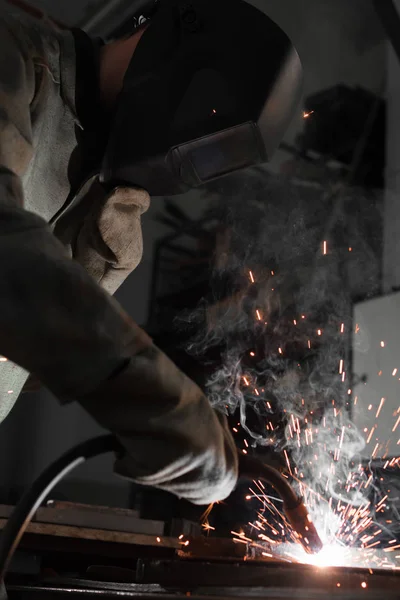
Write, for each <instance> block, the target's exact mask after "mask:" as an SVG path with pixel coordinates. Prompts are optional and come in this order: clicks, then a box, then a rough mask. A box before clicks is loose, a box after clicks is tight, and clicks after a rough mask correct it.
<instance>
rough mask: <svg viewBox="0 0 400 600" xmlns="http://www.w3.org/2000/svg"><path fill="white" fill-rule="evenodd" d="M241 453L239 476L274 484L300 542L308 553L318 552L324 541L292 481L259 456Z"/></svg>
mask: <svg viewBox="0 0 400 600" xmlns="http://www.w3.org/2000/svg"><path fill="white" fill-rule="evenodd" d="M238 454H239V477H245V478H247V479H252V480H253V479H255V480H260V479H261V480H262V481H265V482H266V483H269V484H270V485H272V487H273V488H274V489H275V490H276V491H277V492H278V494H279V495H280V497H281V498H282V500H283V509H284V512H285V515H286V518H287V520H288V521H289V523H290V524H291V526H292V527H293V529H294V531H295V533H296V538H297V540H298V542H299V543H300V544H301V545H302V546H303V548H304V550H305V551H306V552H307V554H317V553H318V552H320V550H322V546H323V544H322V541H321V539H320V537H319V535H318V533H317V530H316V528H315V525H314V523H313V522H312V520H311V517H310V515H309V513H308V510H307V508H306V507H305V505H304V502H303V499H302V498H301V497H300V496H298V495H297V494H296V492H295V491H294V489H293V488H292V486H291V485H290V483H289V482H288V481H287V479H285V477H283V475H281V474H280V473H279V471H277V470H276V469H274V468H273V467H270V466H269V465H266V464H265V463H263V462H261V461H260V460H258V459H257V458H253V457H251V456H247V455H244V454H241V453H240V452H239V451H238Z"/></svg>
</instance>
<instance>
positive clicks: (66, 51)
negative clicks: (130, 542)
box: [0, 0, 301, 504]
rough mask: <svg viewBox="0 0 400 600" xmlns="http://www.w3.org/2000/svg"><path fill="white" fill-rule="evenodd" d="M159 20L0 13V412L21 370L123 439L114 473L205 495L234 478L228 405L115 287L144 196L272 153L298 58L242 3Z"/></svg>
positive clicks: (228, 487)
mask: <svg viewBox="0 0 400 600" xmlns="http://www.w3.org/2000/svg"><path fill="white" fill-rule="evenodd" d="M152 13H153V14H151V17H150V19H148V20H147V21H145V23H144V24H143V25H142V26H141V27H140V28H139V29H138V30H135V31H134V32H132V34H131V35H129V36H127V37H124V39H119V40H116V41H113V42H112V43H109V44H104V43H103V42H102V41H99V40H93V39H90V38H89V37H88V36H87V35H86V34H85V33H84V32H82V31H74V30H72V31H65V32H61V31H59V30H55V29H54V28H50V27H47V26H46V25H45V24H44V23H42V22H40V21H35V20H30V19H29V18H21V17H20V16H19V17H17V18H16V17H13V16H10V15H8V14H3V15H2V16H1V21H0V256H1V277H0V286H1V287H0V353H1V355H2V358H1V360H0V420H3V419H4V418H5V417H6V416H7V414H8V412H9V411H10V410H11V408H12V406H13V404H14V402H15V401H16V399H17V398H18V396H19V394H20V392H21V390H22V389H23V387H24V385H25V382H26V379H27V377H28V374H32V375H33V376H35V377H36V378H37V379H38V380H39V381H40V382H41V383H42V384H43V385H45V386H46V387H47V388H48V389H49V390H50V391H51V392H53V394H54V395H55V396H56V397H57V398H58V399H59V400H60V401H61V402H62V403H68V402H71V401H77V402H79V403H80V404H81V405H82V406H83V407H84V409H86V411H88V413H90V415H92V416H93V418H94V419H95V420H96V421H97V422H98V423H100V424H101V425H102V426H104V427H106V428H107V429H109V430H110V431H112V432H113V433H114V434H115V435H116V436H117V437H118V438H119V441H120V442H121V444H122V446H123V448H124V451H123V453H122V454H121V455H120V456H118V458H117V460H116V465H115V470H116V472H117V473H118V474H120V475H122V476H125V477H128V478H130V479H132V480H134V481H136V482H138V483H140V484H144V485H153V486H156V487H159V488H161V489H165V490H168V491H170V492H172V493H174V494H176V495H177V496H179V497H182V498H186V499H188V500H190V501H192V502H194V503H197V504H207V503H210V502H213V501H217V500H221V499H223V498H225V497H227V496H228V495H229V494H230V492H231V491H232V489H233V488H234V486H235V484H236V480H237V472H238V464H237V463H238V461H237V453H236V451H235V446H234V442H233V440H232V437H231V435H230V433H229V431H228V428H227V423H226V419H225V416H224V415H221V414H219V413H217V412H215V411H214V410H213V408H212V407H211V405H210V403H209V401H208V399H207V398H206V397H205V396H204V394H203V393H202V391H201V390H200V389H199V388H198V387H197V386H196V385H195V384H194V383H193V382H192V381H190V380H189V379H188V378H187V377H186V376H185V375H184V374H183V373H182V372H181V371H179V370H178V369H177V367H176V366H175V365H174V364H173V363H172V362H171V361H170V360H169V359H168V358H167V357H166V356H165V355H164V354H163V353H162V352H161V351H160V350H159V349H158V348H157V347H156V346H155V345H154V344H153V343H152V340H151V339H150V338H149V337H148V335H147V334H146V333H145V332H144V331H143V330H142V329H140V328H139V327H138V326H137V325H136V324H135V323H134V322H133V321H132V319H131V318H130V317H129V316H128V315H127V314H126V313H125V312H124V310H123V309H122V308H121V306H119V304H118V303H117V302H116V301H115V300H114V299H113V298H112V294H113V293H114V292H115V291H116V290H117V289H118V287H119V286H120V285H121V284H122V283H123V281H124V280H125V279H126V278H127V276H128V275H129V274H130V273H131V272H132V271H133V270H134V269H135V267H136V266H137V264H138V263H139V261H140V259H141V256H142V236H141V215H142V214H143V213H144V212H145V211H146V210H147V209H148V207H149V202H150V197H151V196H158V195H167V194H168V195H170V194H177V193H181V192H183V191H185V190H187V189H189V188H191V187H195V186H198V185H201V184H203V183H206V182H207V181H210V180H212V179H215V178H217V177H220V176H225V175H227V174H229V173H231V172H233V171H235V170H238V169H242V168H245V167H248V166H251V165H254V164H257V163H260V162H265V161H266V160H268V159H269V158H270V156H271V154H272V152H273V150H274V149H275V148H276V147H277V145H278V143H279V141H280V139H281V137H282V135H283V132H284V131H285V129H286V127H287V125H288V123H289V121H290V119H291V117H292V115H293V111H294V108H295V107H296V105H297V101H298V96H299V87H300V80H301V67H300V63H299V59H298V57H297V54H296V52H295V50H294V48H293V47H292V45H291V43H290V41H289V40H288V38H287V37H286V35H285V34H284V33H283V32H282V31H281V30H280V28H279V27H278V26H277V25H276V24H275V23H273V22H272V21H271V20H270V19H269V18H268V17H267V16H266V15H264V14H263V13H262V12H260V11H258V10H257V9H256V8H254V7H253V6H251V5H250V4H249V3H247V2H245V1H244V0H192V1H191V2H188V1H186V0H185V1H182V0H159V1H158V2H157V3H156V10H154V11H152ZM153 201H157V200H153ZM137 293H138V294H140V293H141V290H140V289H138V290H137Z"/></svg>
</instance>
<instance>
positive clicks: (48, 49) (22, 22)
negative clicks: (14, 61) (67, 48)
mask: <svg viewBox="0 0 400 600" xmlns="http://www.w3.org/2000/svg"><path fill="white" fill-rule="evenodd" d="M68 36H71V34H70V33H69V32H68V33H64V32H60V31H58V30H57V29H55V27H54V26H52V25H50V24H48V23H46V21H41V20H39V19H35V18H33V17H30V16H29V15H25V14H21V13H16V12H9V11H8V10H7V9H5V8H0V52H1V49H2V46H3V49H4V45H5V44H14V45H15V47H16V49H17V51H18V52H20V53H21V55H22V57H23V59H24V60H25V61H26V62H28V61H33V62H34V63H39V64H41V65H42V66H45V67H47V68H48V69H49V70H50V71H51V72H52V75H53V77H54V78H57V75H58V73H59V71H60V54H61V52H62V47H63V45H65V40H66V38H68ZM6 54H7V53H5V54H3V55H6Z"/></svg>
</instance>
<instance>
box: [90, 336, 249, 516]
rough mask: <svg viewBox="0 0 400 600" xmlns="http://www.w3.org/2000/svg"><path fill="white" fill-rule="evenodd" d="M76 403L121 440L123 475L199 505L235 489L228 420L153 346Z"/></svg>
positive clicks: (120, 468) (119, 463)
mask: <svg viewBox="0 0 400 600" xmlns="http://www.w3.org/2000/svg"><path fill="white" fill-rule="evenodd" d="M78 401H79V402H80V404H81V405H82V406H83V407H84V408H85V409H86V410H87V411H88V412H89V413H90V414H91V415H92V417H94V418H95V419H96V420H97V422H98V423H99V424H100V425H102V426H103V427H106V428H107V429H109V430H110V431H112V432H113V433H114V434H116V435H117V437H118V439H119V440H120V441H121V442H122V445H123V447H124V448H125V451H126V453H125V455H124V456H123V457H121V458H119V459H118V460H117V462H116V465H115V470H116V472H117V473H118V474H120V475H122V476H124V477H127V478H129V479H132V480H133V481H135V482H136V483H139V484H142V485H151V486H154V487H157V488H160V489H163V490H166V491H168V492H171V493H173V494H175V495H177V496H179V497H181V498H185V499H186V500H190V501H191V502H193V503H194V504H200V505H203V504H204V505H205V504H209V503H212V502H215V501H218V500H223V499H225V498H226V497H227V496H229V494H230V493H231V492H232V490H233V488H234V487H235V485H236V482H237V474H238V458H237V452H236V448H235V443H234V441H233V438H232V436H231V434H230V432H229V430H228V427H227V421H226V418H225V417H224V415H221V414H219V413H217V412H215V411H214V410H213V408H212V407H211V405H210V403H209V401H208V400H207V398H206V397H205V396H204V394H203V393H202V391H201V390H200V389H199V388H198V386H197V385H196V384H194V383H193V382H192V381H191V380H190V379H188V378H187V377H186V376H185V375H184V374H183V373H182V372H181V371H180V370H179V369H178V368H177V367H176V366H175V365H174V364H173V363H172V362H171V361H170V360H169V359H168V358H167V356H166V355H165V354H164V353H163V352H161V351H160V350H159V349H158V348H157V347H156V346H154V345H153V344H151V345H149V346H148V347H146V348H144V349H142V350H141V351H140V352H139V353H137V354H135V355H134V356H132V358H131V359H130V362H129V364H128V365H127V366H126V367H125V369H124V370H123V371H122V372H120V373H119V374H118V375H116V376H115V377H113V378H112V379H110V380H108V381H107V382H105V383H104V384H102V385H101V386H100V387H99V388H98V389H97V390H95V391H94V392H92V393H90V394H89V395H87V396H85V397H83V398H78Z"/></svg>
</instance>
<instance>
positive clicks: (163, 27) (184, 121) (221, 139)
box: [102, 0, 301, 195]
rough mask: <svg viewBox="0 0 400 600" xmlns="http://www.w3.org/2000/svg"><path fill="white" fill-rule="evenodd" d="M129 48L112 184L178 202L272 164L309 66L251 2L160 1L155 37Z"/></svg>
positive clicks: (108, 176) (140, 38)
mask: <svg viewBox="0 0 400 600" xmlns="http://www.w3.org/2000/svg"><path fill="white" fill-rule="evenodd" d="M120 44H121V45H120V46H118V45H116V46H115V47H114V48H115V54H114V68H115V70H116V71H117V70H118V69H123V70H124V72H125V71H126V74H125V78H124V83H123V86H122V89H121V91H120V93H119V95H118V98H117V100H116V111H115V117H114V120H113V125H112V130H111V135H110V139H109V144H108V148H107V152H106V156H105V160H104V163H103V169H102V181H103V183H104V184H106V185H109V186H111V187H112V186H114V185H116V184H124V185H132V186H135V185H136V186H140V187H143V188H145V189H147V190H148V191H149V192H150V193H151V194H158V195H164V194H174V193H179V192H182V191H184V190H185V189H187V188H190V187H195V186H198V185H200V184H202V183H204V182H207V181H210V180H212V179H215V178H217V177H220V176H222V175H225V174H227V173H230V172H232V171H235V170H238V169H242V168H244V167H248V166H251V165H254V164H257V163H260V162H265V161H267V160H269V159H270V157H271V155H272V153H273V151H274V150H275V149H276V147H277V145H278V144H279V142H280V141H281V138H282V136H283V134H284V132H285V130H286V127H287V126H288V124H289V122H290V120H291V118H292V116H293V113H294V109H295V107H296V106H297V104H298V101H299V92H300V84H301V65H300V61H299V58H298V56H297V53H296V51H295V49H294V47H293V46H292V44H291V42H290V40H289V39H288V37H287V36H286V34H285V33H284V32H283V31H282V30H281V29H280V28H279V27H278V26H277V25H276V24H275V23H274V22H273V21H271V20H270V19H269V18H268V17H267V16H266V15H265V14H264V13H262V12H260V11H259V10H257V9H256V8H254V7H253V6H252V5H251V4H249V3H248V2H247V1H246V0H159V2H158V10H157V12H156V13H155V15H154V16H153V18H152V19H151V20H150V21H149V23H148V26H147V28H146V27H143V28H142V29H141V30H140V31H139V32H137V33H136V34H135V35H134V36H132V37H130V38H129V39H128V40H124V41H121V42H120ZM129 44H130V46H129ZM128 46H129V47H130V50H131V52H130V54H129V52H128V53H126V49H127V48H128ZM118 48H120V49H121V54H120V55H119V56H118ZM127 56H128V58H127ZM129 56H131V57H132V58H131V60H129ZM128 63H129V64H128ZM103 68H104V69H106V63H104V64H103ZM107 68H108V69H109V71H110V75H109V77H112V76H113V75H112V65H111V67H107ZM103 75H104V72H103ZM110 101H112V99H110Z"/></svg>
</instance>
